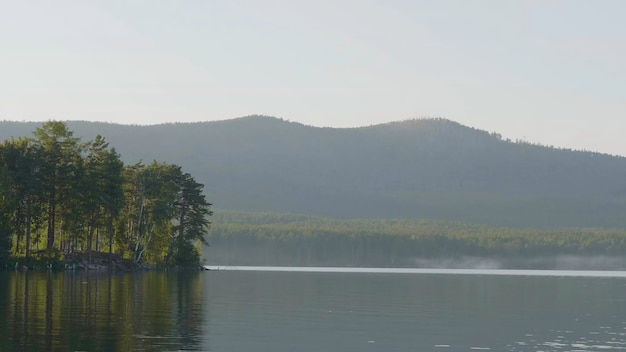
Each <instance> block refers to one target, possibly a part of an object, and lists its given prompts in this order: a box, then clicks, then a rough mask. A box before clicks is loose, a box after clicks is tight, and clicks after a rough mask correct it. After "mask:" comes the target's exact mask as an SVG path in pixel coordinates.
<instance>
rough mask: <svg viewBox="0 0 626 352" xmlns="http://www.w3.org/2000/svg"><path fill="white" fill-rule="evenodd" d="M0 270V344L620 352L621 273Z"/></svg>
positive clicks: (5, 347) (29, 347)
mask: <svg viewBox="0 0 626 352" xmlns="http://www.w3.org/2000/svg"><path fill="white" fill-rule="evenodd" d="M220 269H224V270H218V271H205V272H139V273H113V274H109V273H99V272H21V271H20V272H0V351H187V350H189V351H246V352H248V351H276V352H281V351H285V352H286V351H316V352H318V351H438V352H447V351H480V350H483V351H484V350H490V351H612V350H616V351H617V350H626V273H624V272H556V271H551V272H536V271H489V270H486V271H481V270H413V271H407V270H406V269H401V270H398V271H394V270H393V269H380V270H376V269H344V270H341V269H328V268H327V269H322V270H315V269H311V268H307V269H293V270H287V271H285V270H284V269H281V268H267V269H269V270H264V269H263V268H259V267H256V268H246V267H239V268H236V267H227V268H220Z"/></svg>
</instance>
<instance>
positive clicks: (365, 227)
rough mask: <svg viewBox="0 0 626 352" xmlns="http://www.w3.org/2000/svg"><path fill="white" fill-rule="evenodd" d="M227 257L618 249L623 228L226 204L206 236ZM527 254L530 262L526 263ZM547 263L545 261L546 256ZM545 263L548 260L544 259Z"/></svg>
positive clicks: (416, 260)
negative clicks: (343, 216) (278, 210)
mask: <svg viewBox="0 0 626 352" xmlns="http://www.w3.org/2000/svg"><path fill="white" fill-rule="evenodd" d="M208 239H209V241H210V242H211V243H212V245H213V248H216V249H218V248H219V251H217V250H216V252H215V253H213V252H212V253H210V257H209V261H211V262H212V263H215V264H222V265H349V266H382V267H385V266H408V267H412V266H419V265H420V263H425V261H442V260H446V259H459V258H469V257H471V258H486V259H497V260H502V261H507V260H512V259H515V261H516V262H515V264H511V265H514V266H518V267H523V266H524V265H527V263H529V261H528V260H530V259H537V258H557V257H559V256H577V257H594V256H596V257H597V256H608V257H620V256H623V255H624V253H626V230H624V229H613V230H611V229H594V228H572V229H565V228H564V229H552V230H543V229H519V228H508V227H499V226H491V225H475V224H466V223H460V222H447V221H430V220H417V219H350V220H338V219H329V218H320V217H308V216H303V215H287V214H272V213H243V212H232V211H223V212H222V211H220V212H219V214H218V215H217V216H216V218H215V223H214V226H213V227H212V230H211V234H210V235H209V237H208ZM524 262H526V264H524ZM543 263H544V264H545V263H546V262H545V261H544V262H543ZM546 265H547V264H546Z"/></svg>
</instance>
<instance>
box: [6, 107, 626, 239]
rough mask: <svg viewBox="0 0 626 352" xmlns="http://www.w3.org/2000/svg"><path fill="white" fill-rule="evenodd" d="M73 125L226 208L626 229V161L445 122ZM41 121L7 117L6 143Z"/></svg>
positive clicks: (254, 120)
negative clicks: (195, 185)
mask: <svg viewBox="0 0 626 352" xmlns="http://www.w3.org/2000/svg"><path fill="white" fill-rule="evenodd" d="M68 125H69V127H70V128H71V129H72V130H74V131H75V133H76V135H77V136H80V137H82V138H83V139H85V140H89V139H93V138H94V137H95V136H96V135H97V134H101V135H105V136H107V140H109V141H110V142H111V144H112V145H115V146H116V149H117V150H118V152H119V153H120V154H121V155H122V156H123V160H124V161H125V163H127V164H131V163H134V162H137V161H139V160H143V161H144V162H150V161H152V160H155V159H156V160H162V161H166V162H170V163H176V164H178V165H181V166H182V167H183V168H184V169H185V170H188V171H189V172H190V173H191V174H193V175H195V177H196V179H197V180H198V181H199V182H201V183H203V184H204V185H205V192H206V195H207V199H210V200H211V202H212V203H214V204H215V205H216V207H217V208H220V209H233V210H245V211H273V212H290V213H301V214H310V215H319V216H325V217H334V218H354V217H359V218H367V217H370V218H374V217H375V218H422V219H440V220H452V221H460V222H466V223H477V224H495V225H503V226H512V227H526V228H548V227H624V226H626V216H624V214H625V213H626V158H623V157H617V156H610V155H603V154H599V153H593V152H586V151H572V150H563V149H556V148H551V147H545V146H538V145H532V144H528V143H525V142H512V141H507V140H503V139H501V138H500V137H499V135H497V134H496V133H489V132H486V131H481V130H476V129H473V128H469V127H466V126H462V125H460V124H458V123H455V122H453V121H449V120H445V119H424V120H409V121H403V122H396V123H389V124H383V125H376V126H370V127H362V128H347V129H336V128H317V127H311V126H305V125H302V124H299V123H293V122H288V121H284V120H280V119H277V118H272V117H264V116H251V117H244V118H239V119H233V120H227V121H218V122H203V123H186V124H164V125H154V126H125V125H115V124H105V123H91V122H70V123H69V124H68ZM36 127H37V125H36V124H31V123H14V122H0V139H5V138H8V137H9V136H18V135H23V136H28V135H30V131H32V130H33V129H34V128H36ZM554 133H558V131H555V132H554Z"/></svg>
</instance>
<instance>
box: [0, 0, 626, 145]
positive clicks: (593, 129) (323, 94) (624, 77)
mask: <svg viewBox="0 0 626 352" xmlns="http://www.w3.org/2000/svg"><path fill="white" fill-rule="evenodd" d="M625 18H626V1H622V0H616V1H608V0H590V1H576V0H568V1H565V0H563V1H559V0H536V1H507V0H493V1H479V0H457V1H445V0H431V1H419V0H406V1H401V0H384V1H383V0H380V1H377V0H353V1H352V0H345V1H344V0H334V1H324V0H311V1H306V0H285V1H280V0H249V1H245V0H223V1H209V0H203V1H200V0H197V1H191V0H189V1H184V0H178V1H174V0H167V1H165V0H144V1H138V0H120V1H115V0H102V1H95V0H76V1H65V0H55V1H43V0H41V1H31V0H19V1H15V0H0V120H14V121H45V120H49V119H59V120H89V121H106V122H115V123H134V124H156V123H163V122H174V121H179V122H183V121H212V120H223V119H230V118H235V117H241V116H245V115H252V114H264V115H271V116H276V117H280V118H284V119H286V120H290V121H297V122H301V123H304V124H307V125H313V126H331V127H356V126H366V125H371V124H379V123H385V122H389V121H398V120H405V119H409V118H420V117H445V118H448V119H451V120H454V121H457V122H459V123H461V124H464V125H467V126H471V127H475V128H479V129H483V130H487V131H490V132H491V131H495V132H498V133H501V134H502V135H503V137H505V138H511V139H513V140H515V139H524V140H527V141H530V142H538V143H542V144H546V145H554V146H557V147H567V148H575V149H586V150H593V151H599V152H604V153H610V154H619V155H626V138H625V137H626V20H625Z"/></svg>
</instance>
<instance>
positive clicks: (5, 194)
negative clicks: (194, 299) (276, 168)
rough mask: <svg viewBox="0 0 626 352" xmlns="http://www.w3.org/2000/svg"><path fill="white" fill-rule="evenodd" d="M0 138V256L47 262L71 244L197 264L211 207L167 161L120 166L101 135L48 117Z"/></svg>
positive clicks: (145, 259) (199, 188)
mask: <svg viewBox="0 0 626 352" xmlns="http://www.w3.org/2000/svg"><path fill="white" fill-rule="evenodd" d="M33 135H34V138H27V137H19V138H11V139H7V140H5V141H4V142H3V143H2V144H0V264H2V266H4V265H6V264H7V262H8V260H9V256H13V257H14V258H13V259H14V260H12V261H11V262H13V261H21V262H22V263H26V264H24V265H27V264H33V263H39V264H41V263H46V264H47V265H51V266H55V265H57V266H58V264H60V263H61V260H63V259H65V258H68V257H72V256H74V255H76V253H85V254H87V255H88V256H89V258H90V259H91V256H92V255H94V256H95V255H96V254H98V253H101V252H106V253H109V255H110V256H109V258H111V260H112V258H113V256H114V255H115V256H119V257H120V258H126V259H129V260H132V262H134V263H136V264H160V265H167V266H174V265H175V266H189V265H198V263H199V258H200V254H201V253H200V250H201V248H200V245H199V244H200V243H206V242H205V235H206V233H207V232H208V226H209V220H208V216H209V215H211V210H210V204H209V203H208V202H207V201H206V199H205V196H204V194H203V187H204V186H203V185H202V184H201V183H198V182H197V181H196V180H195V179H194V177H193V176H192V175H191V174H189V173H186V172H184V171H183V169H182V168H181V167H180V166H178V165H175V164H167V163H160V162H156V161H154V162H152V163H150V164H144V163H142V162H137V163H133V164H130V165H125V164H124V162H123V161H122V159H121V156H120V154H118V153H117V151H116V150H115V148H111V147H109V143H108V142H107V141H106V140H105V138H104V137H102V136H100V135H96V136H95V137H94V139H92V140H89V141H87V142H82V141H81V138H78V137H75V136H74V132H73V131H71V130H70V129H69V128H68V126H67V124H66V123H64V122H59V121H49V122H46V123H44V124H42V125H41V126H40V127H37V128H35V130H34V132H33Z"/></svg>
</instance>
